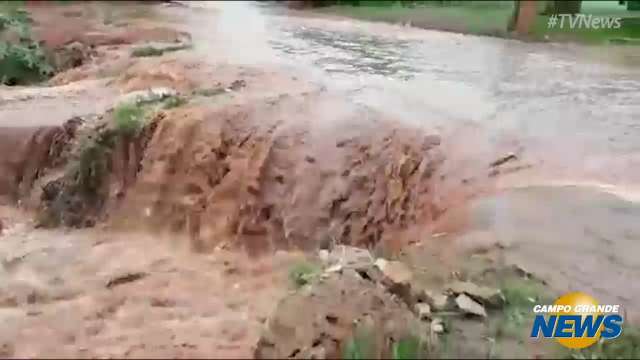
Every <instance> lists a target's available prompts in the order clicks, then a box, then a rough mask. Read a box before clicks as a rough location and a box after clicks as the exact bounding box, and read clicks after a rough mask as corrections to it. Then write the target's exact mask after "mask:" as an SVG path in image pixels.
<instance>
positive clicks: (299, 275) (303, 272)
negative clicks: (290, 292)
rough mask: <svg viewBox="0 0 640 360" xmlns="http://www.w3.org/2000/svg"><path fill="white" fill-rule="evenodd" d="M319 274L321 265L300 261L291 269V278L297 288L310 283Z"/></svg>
mask: <svg viewBox="0 0 640 360" xmlns="http://www.w3.org/2000/svg"><path fill="white" fill-rule="evenodd" d="M319 274H320V267H318V266H317V265H314V264H311V263H308V262H300V263H298V264H296V265H294V266H293V267H292V268H291V270H290V271H289V280H290V281H291V283H292V284H293V286H294V287H295V288H300V287H302V286H304V285H307V284H309V283H310V282H311V281H312V280H313V279H314V278H315V277H316V276H318V275H319Z"/></svg>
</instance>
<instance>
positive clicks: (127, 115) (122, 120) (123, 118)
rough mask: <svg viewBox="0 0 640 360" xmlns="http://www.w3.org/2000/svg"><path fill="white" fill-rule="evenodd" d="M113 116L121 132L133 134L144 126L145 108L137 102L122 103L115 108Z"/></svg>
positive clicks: (127, 134)
mask: <svg viewBox="0 0 640 360" xmlns="http://www.w3.org/2000/svg"><path fill="white" fill-rule="evenodd" d="M113 118H114V121H115V125H116V129H117V130H118V132H119V133H120V134H122V135H125V136H133V135H136V134H137V133H138V132H139V131H140V130H141V129H142V127H143V126H144V119H145V109H144V108H143V107H142V106H140V105H137V104H130V103H124V104H120V105H118V106H117V107H116V108H115V109H114V111H113Z"/></svg>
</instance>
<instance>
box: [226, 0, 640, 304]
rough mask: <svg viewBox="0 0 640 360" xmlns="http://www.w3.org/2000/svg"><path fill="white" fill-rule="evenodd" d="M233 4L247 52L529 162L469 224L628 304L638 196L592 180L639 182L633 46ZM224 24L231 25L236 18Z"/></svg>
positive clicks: (465, 142) (479, 153)
mask: <svg viewBox="0 0 640 360" xmlns="http://www.w3.org/2000/svg"><path fill="white" fill-rule="evenodd" d="M243 6H244V9H245V11H246V13H247V14H249V15H246V18H247V19H251V18H259V19H260V22H259V24H261V26H262V28H260V29H257V28H256V27H253V28H252V29H253V31H255V33H253V34H247V32H246V31H245V32H244V35H242V37H243V38H246V40H245V41H246V42H247V43H249V44H251V43H253V42H260V46H255V47H254V49H261V50H260V51H254V52H252V55H246V56H249V57H250V58H251V61H253V62H261V61H268V62H271V63H273V62H275V63H279V64H281V65H283V66H289V67H292V68H295V69H297V70H300V71H306V72H307V73H308V74H309V75H310V76H311V77H312V78H313V79H315V80H317V81H321V82H323V83H324V84H325V85H326V86H327V87H328V88H329V89H330V90H332V91H334V92H342V93H343V94H344V96H345V97H347V98H348V100H349V101H352V102H354V103H362V104H365V105H367V106H370V107H373V108H377V109H379V110H381V111H384V112H386V113H389V114H391V115H393V116H395V117H396V118H397V119H399V120H400V121H409V122H414V123H420V124H422V125H425V126H427V127H433V128H436V129H438V130H440V131H442V132H443V133H447V135H448V137H445V142H449V143H454V144H457V148H455V147H454V148H455V149H454V150H455V152H458V153H461V154H463V155H462V156H461V157H460V156H459V155H458V157H459V158H463V159H465V158H466V160H471V161H470V162H471V163H473V162H477V163H481V164H486V163H487V162H486V161H488V160H489V158H487V156H489V157H491V156H496V155H497V154H499V153H500V152H501V151H516V152H518V153H519V157H520V158H521V159H523V160H525V161H528V162H529V163H530V164H532V165H533V166H532V167H531V169H529V170H527V171H525V172H522V173H518V174H517V175H514V176H513V177H512V178H510V180H508V181H507V182H506V183H505V186H506V187H520V188H523V189H514V190H509V191H505V192H503V193H501V194H498V195H496V196H493V197H488V198H484V199H480V200H478V201H477V202H475V203H474V204H473V205H472V206H471V208H472V213H473V214H475V215H474V216H472V218H473V219H474V220H473V221H472V222H473V224H472V226H471V228H470V229H469V231H470V232H471V233H473V232H474V231H489V232H490V233H492V234H494V236H495V237H497V238H498V239H499V240H500V241H501V242H504V243H507V244H509V248H508V249H507V250H505V255H506V258H507V259H508V260H507V261H514V262H517V263H519V264H520V265H524V266H525V267H528V268H529V269H531V270H533V271H534V272H536V273H538V274H540V275H541V276H543V277H545V278H546V279H547V280H548V281H550V282H552V283H553V284H554V285H555V286H556V287H557V288H558V289H559V290H560V291H566V290H567V289H575V290H583V291H587V292H590V293H592V294H594V295H595V296H596V297H599V298H601V299H603V300H606V301H612V302H617V303H622V304H626V305H627V307H628V309H629V310H631V311H632V312H633V310H634V309H633V307H635V305H633V304H634V303H635V299H638V298H640V293H639V292H638V291H637V290H634V289H633V288H631V287H628V286H626V284H628V283H630V282H633V279H634V278H635V277H637V276H638V275H639V274H638V272H639V270H638V269H640V266H639V265H638V262H637V260H636V259H635V258H634V256H633V255H632V254H635V253H637V251H638V249H635V247H636V246H637V245H635V244H638V243H640V242H639V241H638V240H640V225H639V224H640V223H639V222H638V221H637V219H638V214H640V207H638V205H637V204H636V203H633V202H629V201H626V200H623V199H621V198H620V197H617V196H613V195H609V194H605V193H604V192H603V191H602V190H603V189H604V190H606V192H615V193H618V194H622V195H624V196H626V197H628V198H631V197H635V199H637V195H638V194H640V192H639V190H640V188H639V187H637V185H636V184H640V171H639V170H637V169H639V168H640V166H639V165H640V117H639V115H640V66H638V65H639V64H640V61H638V56H639V55H640V54H638V53H637V52H636V53H633V52H632V50H629V49H628V48H627V49H624V48H616V47H598V48H592V47H581V46H575V45H560V44H533V43H524V42H519V41H514V40H504V39H497V38H488V37H476V36H465V35H460V34H453V33H445V32H438V31H425V30H420V29H412V28H403V27H400V26H392V25H385V24H373V23H366V22H360V21H351V20H337V19H328V18H314V17H311V18H309V17H291V16H283V15H282V14H277V13H273V12H272V9H269V8H268V7H265V6H258V5H251V4H247V3H245V4H244V5H243ZM260 8H262V9H260ZM227 14H228V15H230V14H231V13H227ZM224 16H225V14H224V11H223V14H222V17H224ZM226 24H228V25H233V26H230V27H229V28H228V29H227V30H231V28H234V31H240V32H242V25H241V24H240V22H239V21H236V22H234V21H228V22H226ZM236 36H237V37H240V35H236ZM265 43H266V44H268V45H269V46H268V47H267V48H268V51H266V50H264V49H265V47H264V44H265ZM236 44H238V45H239V42H236ZM621 60H622V61H621ZM245 61H247V59H246V58H245ZM456 137H458V138H456ZM455 152H454V153H448V154H447V156H448V157H449V158H456V156H457V154H456V153H455ZM468 162H469V161H467V163H468ZM449 163H450V164H449V165H450V166H454V167H455V166H458V165H460V164H462V163H463V162H457V163H456V162H453V165H451V161H450V162H449ZM483 166H484V165H483ZM558 184H563V185H566V184H570V185H575V184H582V185H584V184H587V185H589V187H576V186H569V187H566V186H558ZM594 184H596V185H598V187H594V186H593V185H594ZM532 185H538V186H532ZM540 185H541V186H540ZM558 275H560V276H558Z"/></svg>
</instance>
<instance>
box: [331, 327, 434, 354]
mask: <svg viewBox="0 0 640 360" xmlns="http://www.w3.org/2000/svg"><path fill="white" fill-rule="evenodd" d="M379 345H381V344H378V343H377V342H376V330H375V329H371V328H368V327H364V326H361V325H360V326H357V327H356V329H355V330H354V333H353V336H352V337H350V338H349V339H348V340H347V341H346V343H345V346H344V347H343V350H342V358H343V359H375V358H378V357H379V355H380V354H379V351H380V348H379ZM423 345H424V343H423V341H422V340H421V339H420V337H419V336H416V335H407V336H404V337H402V338H401V339H399V340H397V341H394V342H392V343H391V344H390V346H389V347H388V348H387V349H385V350H384V351H383V352H384V353H386V354H387V355H386V356H390V358H391V359H394V360H407V359H422V358H425V356H426V355H427V353H426V351H425V350H424V346H423Z"/></svg>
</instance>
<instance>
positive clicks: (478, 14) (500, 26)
mask: <svg viewBox="0 0 640 360" xmlns="http://www.w3.org/2000/svg"><path fill="white" fill-rule="evenodd" d="M483 3H484V2H483ZM512 3H513V2H512V1H506V2H487V3H486V4H478V3H475V2H460V3H454V4H449V5H446V6H443V5H439V4H438V3H435V2H419V3H418V5H417V6H415V7H412V8H410V7H402V6H400V5H399V4H398V3H395V4H393V5H391V6H359V7H353V6H340V5H338V6H330V7H327V8H321V9H318V10H317V11H319V12H323V13H330V14H335V15H342V16H348V17H353V18H356V19H361V20H369V21H378V22H387V23H395V24H404V23H411V25H412V26H415V27H420V28H426V29H441V30H448V31H455V32H462V33H470V34H480V35H494V34H505V35H506V33H507V31H506V29H507V23H508V21H509V19H510V17H511V14H512V11H513V10H512V6H513V5H512Z"/></svg>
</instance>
